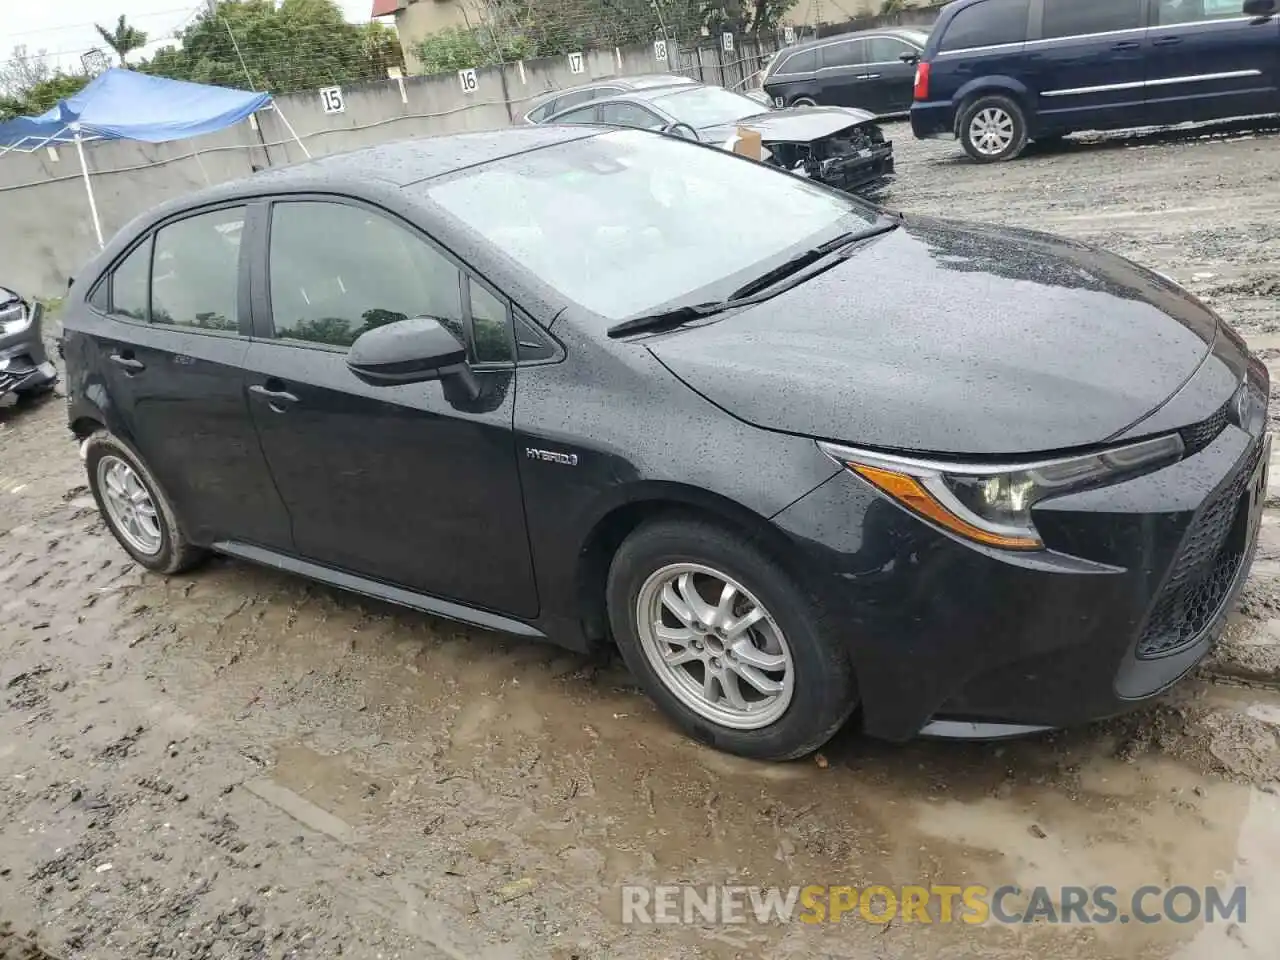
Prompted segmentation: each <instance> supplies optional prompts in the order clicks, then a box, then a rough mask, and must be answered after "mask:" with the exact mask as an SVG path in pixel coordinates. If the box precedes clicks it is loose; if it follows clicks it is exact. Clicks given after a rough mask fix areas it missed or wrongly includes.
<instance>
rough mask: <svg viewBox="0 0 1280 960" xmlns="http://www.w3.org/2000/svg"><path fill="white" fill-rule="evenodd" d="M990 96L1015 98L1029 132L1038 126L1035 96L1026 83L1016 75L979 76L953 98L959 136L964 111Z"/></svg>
mask: <svg viewBox="0 0 1280 960" xmlns="http://www.w3.org/2000/svg"><path fill="white" fill-rule="evenodd" d="M988 96H1002V97H1008V98H1009V99H1010V100H1013V101H1014V102H1015V103H1016V104H1017V105H1018V106H1019V107H1021V108H1022V116H1023V119H1024V120H1025V121H1026V124H1027V130H1028V132H1030V131H1031V130H1032V129H1033V128H1034V127H1035V126H1036V123H1035V112H1034V111H1033V110H1032V107H1031V104H1032V101H1033V99H1034V98H1033V97H1032V95H1031V91H1030V90H1029V89H1027V85H1026V84H1025V83H1023V82H1022V81H1021V80H1018V79H1015V78H1014V77H1005V76H994V77H979V78H977V79H974V80H970V81H969V82H968V83H966V84H965V85H964V86H963V87H961V88H960V89H959V90H957V91H956V95H955V96H954V97H953V98H952V99H951V102H952V103H953V104H954V105H955V106H954V108H953V119H952V124H953V126H954V129H953V132H954V133H955V135H956V137H957V138H958V137H959V136H960V121H961V120H963V119H964V113H965V111H966V110H968V109H969V105H970V104H971V103H973V102H974V101H975V100H977V99H979V98H981V97H988Z"/></svg>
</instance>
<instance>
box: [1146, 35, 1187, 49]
mask: <svg viewBox="0 0 1280 960" xmlns="http://www.w3.org/2000/svg"><path fill="white" fill-rule="evenodd" d="M1181 42H1182V38H1181V37H1161V38H1160V39H1159V40H1156V41H1155V42H1154V43H1152V46H1153V47H1172V46H1173V45H1174V44H1175V43H1181Z"/></svg>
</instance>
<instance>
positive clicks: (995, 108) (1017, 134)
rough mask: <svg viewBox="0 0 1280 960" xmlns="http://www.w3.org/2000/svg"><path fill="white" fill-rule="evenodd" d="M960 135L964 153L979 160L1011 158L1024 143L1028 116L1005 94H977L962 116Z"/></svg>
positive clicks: (997, 160)
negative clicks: (977, 96)
mask: <svg viewBox="0 0 1280 960" xmlns="http://www.w3.org/2000/svg"><path fill="white" fill-rule="evenodd" d="M959 134H960V143H961V145H962V146H963V147H964V151H965V153H967V154H968V155H969V156H970V157H972V158H973V159H974V160H977V161H978V162H979V163H998V162H1000V161H1001V160H1012V159H1013V158H1014V157H1016V156H1018V154H1020V153H1022V151H1023V150H1024V149H1025V148H1026V146H1027V118H1026V115H1025V114H1024V113H1023V112H1022V107H1020V106H1019V105H1018V104H1017V102H1016V101H1014V100H1011V99H1010V98H1008V97H1002V96H998V95H992V96H986V97H979V98H978V99H977V100H974V101H973V102H972V103H970V104H969V105H968V107H966V108H965V111H964V113H963V114H962V115H961V117H960V124H959Z"/></svg>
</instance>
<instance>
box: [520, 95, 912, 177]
mask: <svg viewBox="0 0 1280 960" xmlns="http://www.w3.org/2000/svg"><path fill="white" fill-rule="evenodd" d="M874 119H875V117H874V116H873V115H872V114H870V113H867V112H866V111H865V110H851V109H848V108H846V107H819V108H809V109H801V108H793V109H785V110H770V109H769V108H768V107H767V106H765V105H762V104H761V103H760V101H758V100H755V99H753V98H751V97H748V96H744V95H742V94H740V93H733V92H731V91H729V90H725V89H724V88H723V87H711V86H703V85H702V84H697V85H692V86H691V85H687V84H686V85H683V86H679V87H654V88H651V89H646V90H636V91H633V92H631V93H627V94H622V95H619V96H613V97H608V98H606V99H603V100H596V101H594V102H592V103H590V104H587V105H585V106H579V107H575V108H573V109H572V110H564V111H561V112H559V113H555V114H552V115H551V116H549V117H547V118H546V120H545V121H544V122H545V123H604V124H612V125H616V126H624V127H637V128H639V129H642V130H657V131H660V132H663V133H672V134H677V135H679V136H683V137H685V138H686V139H689V140H700V141H702V142H704V143H710V144H713V145H718V146H723V147H728V146H729V145H730V143H731V141H732V139H733V137H734V136H735V135H736V133H737V131H738V128H739V127H748V128H750V129H751V130H754V131H755V132H756V133H758V134H760V139H761V143H762V145H763V146H764V150H765V155H764V156H763V157H762V159H763V160H764V161H765V162H766V163H770V164H772V165H773V166H775V167H781V168H782V169H784V170H790V171H792V172H794V173H800V174H803V175H804V176H807V177H809V178H811V179H813V180H817V181H818V182H820V183H825V184H827V185H828V186H832V187H835V188H837V189H839V190H860V189H866V188H869V187H878V186H880V185H882V184H883V183H884V182H885V181H886V180H888V178H889V177H890V176H892V174H893V172H894V161H893V143H892V142H891V141H887V140H885V138H884V134H883V133H881V131H880V127H879V126H877V125H876V124H875V123H874V122H873V121H874Z"/></svg>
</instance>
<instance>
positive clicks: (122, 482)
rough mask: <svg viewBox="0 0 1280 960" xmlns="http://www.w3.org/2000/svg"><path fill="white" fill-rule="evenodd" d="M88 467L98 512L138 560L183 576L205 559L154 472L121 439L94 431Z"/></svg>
mask: <svg viewBox="0 0 1280 960" xmlns="http://www.w3.org/2000/svg"><path fill="white" fill-rule="evenodd" d="M85 467H86V470H87V472H88V475H89V489H90V490H91V491H93V498H94V500H96V501H97V503H98V510H99V511H100V512H101V513H102V517H103V519H104V520H106V522H107V526H108V527H110V529H111V533H112V534H113V535H114V536H115V538H116V540H117V541H119V543H120V546H122V547H124V548H125V550H127V551H128V552H129V555H130V556H131V557H133V559H134V560H136V561H138V563H140V564H141V565H142V566H144V567H146V568H147V569H148V570H154V571H156V572H157V573H180V572H181V571H183V570H186V569H188V568H190V567H192V566H194V565H195V564H196V563H198V562H199V561H200V560H201V559H202V558H203V557H204V551H203V550H201V549H200V548H199V547H197V546H195V545H194V544H192V543H191V542H190V541H189V540H188V539H187V537H186V534H184V533H183V531H182V528H181V526H180V525H179V523H178V519H177V514H176V513H175V511H174V508H173V504H172V503H171V502H170V500H169V498H168V497H166V496H165V494H164V491H163V490H162V489H161V488H160V485H159V484H158V483H157V482H156V481H155V478H154V477H153V476H152V475H151V471H149V470H148V469H147V468H146V466H145V465H144V464H143V463H142V458H141V457H139V456H138V455H137V454H136V453H135V452H134V451H133V450H132V448H130V447H129V445H128V444H126V443H125V442H124V441H123V440H121V439H120V438H119V437H116V436H115V435H113V434H111V433H109V432H108V431H106V430H98V431H97V432H95V433H94V434H93V435H91V436H90V437H89V439H88V440H87V441H85Z"/></svg>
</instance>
